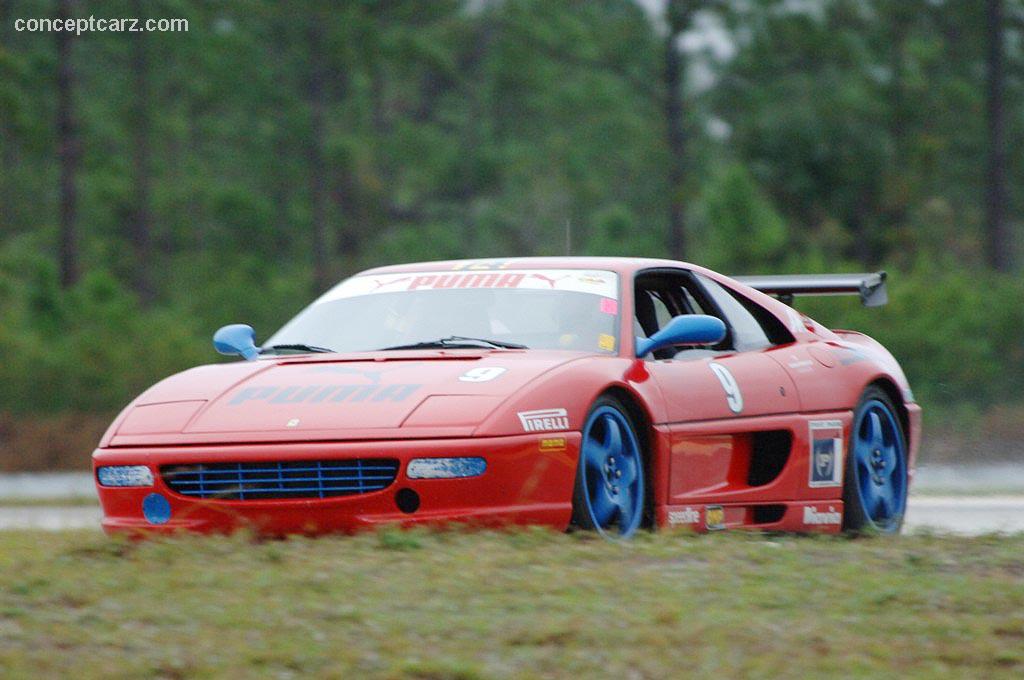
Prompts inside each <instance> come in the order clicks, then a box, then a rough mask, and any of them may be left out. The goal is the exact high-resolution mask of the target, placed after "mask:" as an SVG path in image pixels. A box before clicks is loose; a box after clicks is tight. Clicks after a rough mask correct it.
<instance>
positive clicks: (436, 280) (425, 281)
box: [405, 272, 525, 290]
mask: <svg viewBox="0 0 1024 680" xmlns="http://www.w3.org/2000/svg"><path fill="white" fill-rule="evenodd" d="M524 276H525V274H512V273H498V272H488V273H474V274H419V275H417V276H414V277H412V281H411V282H410V283H409V285H408V287H406V289H405V290H418V289H420V288H434V289H437V288H518V287H519V284H520V283H522V281H523V277H524Z"/></svg>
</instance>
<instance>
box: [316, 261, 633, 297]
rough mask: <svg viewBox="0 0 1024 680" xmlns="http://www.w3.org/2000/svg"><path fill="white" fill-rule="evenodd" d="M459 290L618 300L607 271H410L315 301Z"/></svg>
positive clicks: (359, 282)
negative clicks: (570, 294)
mask: <svg viewBox="0 0 1024 680" xmlns="http://www.w3.org/2000/svg"><path fill="white" fill-rule="evenodd" d="M459 288H493V289H498V288H513V289H520V290H564V291H573V292H576V293H590V294H591V295H600V296H601V297H604V298H610V299H612V300H618V298H619V286H618V276H617V275H616V274H615V273H613V272H608V271H591V270H584V269H523V270H509V269H506V270H501V271H475V272H450V271H448V272H409V273H405V272H403V273H398V274H367V275H364V276H355V277H353V278H351V279H348V280H347V281H342V282H341V283H340V284H338V285H337V286H335V287H334V288H333V289H331V290H329V291H328V292H327V293H325V294H324V295H323V297H321V298H320V299H319V300H318V301H317V302H330V301H331V300H339V299H342V298H350V297H357V296H360V295H373V294H375V293H402V292H410V291H417V290H447V289H459Z"/></svg>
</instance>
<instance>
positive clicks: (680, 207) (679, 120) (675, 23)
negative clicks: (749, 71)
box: [664, 0, 687, 260]
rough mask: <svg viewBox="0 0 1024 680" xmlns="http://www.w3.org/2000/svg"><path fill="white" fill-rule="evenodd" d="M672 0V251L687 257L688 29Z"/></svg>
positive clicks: (668, 120) (668, 89) (668, 115)
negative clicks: (682, 43)
mask: <svg viewBox="0 0 1024 680" xmlns="http://www.w3.org/2000/svg"><path fill="white" fill-rule="evenodd" d="M675 4H676V3H675V2H673V1H672V0H670V2H669V7H668V9H667V12H668V13H669V32H668V35H667V36H666V37H665V72H664V84H665V130H666V135H667V138H666V141H667V143H668V153H669V159H668V192H669V195H668V200H669V207H668V252H669V257H671V258H673V259H676V260H681V259H683V258H684V257H685V256H686V248H687V241H686V206H685V205H684V203H683V201H684V197H685V192H684V182H685V181H686V132H685V129H684V121H683V57H682V55H681V54H680V53H679V49H678V47H677V45H676V43H677V41H678V39H679V34H680V33H682V31H683V30H684V29H685V24H684V16H685V12H684V11H683V10H681V9H680V8H678V7H674V5H675Z"/></svg>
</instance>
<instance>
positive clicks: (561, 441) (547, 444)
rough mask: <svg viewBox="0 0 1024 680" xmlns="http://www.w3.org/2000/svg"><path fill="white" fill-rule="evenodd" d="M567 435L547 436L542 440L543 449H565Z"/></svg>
mask: <svg viewBox="0 0 1024 680" xmlns="http://www.w3.org/2000/svg"><path fill="white" fill-rule="evenodd" d="M566 446H567V444H566V441H565V437H545V438H544V439H541V440H540V450H541V451H565V449H566Z"/></svg>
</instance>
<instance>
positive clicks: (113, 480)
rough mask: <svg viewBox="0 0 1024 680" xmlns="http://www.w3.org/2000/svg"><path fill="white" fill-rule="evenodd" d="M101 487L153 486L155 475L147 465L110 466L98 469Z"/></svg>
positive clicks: (97, 475)
mask: <svg viewBox="0 0 1024 680" xmlns="http://www.w3.org/2000/svg"><path fill="white" fill-rule="evenodd" d="M96 479H98V480H100V486H153V473H152V472H150V471H149V468H148V467H147V466H145V465H109V466H106V467H101V468H97V469H96Z"/></svg>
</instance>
